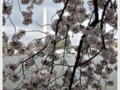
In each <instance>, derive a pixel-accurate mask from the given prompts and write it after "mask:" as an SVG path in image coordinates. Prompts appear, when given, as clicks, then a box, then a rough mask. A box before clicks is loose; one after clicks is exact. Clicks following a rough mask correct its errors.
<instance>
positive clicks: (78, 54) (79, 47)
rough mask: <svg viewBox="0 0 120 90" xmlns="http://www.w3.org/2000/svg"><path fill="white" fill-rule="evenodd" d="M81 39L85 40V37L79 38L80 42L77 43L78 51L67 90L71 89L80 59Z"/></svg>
mask: <svg viewBox="0 0 120 90" xmlns="http://www.w3.org/2000/svg"><path fill="white" fill-rule="evenodd" d="M83 38H85V35H83V36H82V37H81V40H80V42H79V46H78V51H77V58H76V62H75V65H74V68H73V72H72V76H71V79H70V85H69V90H71V89H72V84H73V81H74V76H75V72H76V68H77V66H78V62H79V59H80V52H81V48H82V44H83Z"/></svg>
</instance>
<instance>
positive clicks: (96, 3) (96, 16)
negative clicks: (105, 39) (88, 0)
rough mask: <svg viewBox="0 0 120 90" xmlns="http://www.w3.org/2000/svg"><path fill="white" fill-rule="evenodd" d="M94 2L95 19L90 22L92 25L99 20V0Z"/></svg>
mask: <svg viewBox="0 0 120 90" xmlns="http://www.w3.org/2000/svg"><path fill="white" fill-rule="evenodd" d="M93 4H94V13H95V20H94V21H93V22H92V23H91V24H90V26H95V25H96V24H97V23H98V22H99V14H98V2H97V0H93Z"/></svg>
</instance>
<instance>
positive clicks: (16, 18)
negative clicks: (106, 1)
mask: <svg viewBox="0 0 120 90" xmlns="http://www.w3.org/2000/svg"><path fill="white" fill-rule="evenodd" d="M86 1H87V0H86ZM84 6H85V8H86V9H87V10H88V6H87V3H84ZM44 7H46V9H47V23H48V24H51V17H52V16H53V15H54V14H55V13H56V11H57V10H59V9H62V8H63V4H62V3H61V4H54V3H53V1H52V0H44V2H43V4H42V5H35V7H34V9H33V11H34V12H33V13H34V15H33V16H32V17H33V23H32V24H30V25H23V24H22V21H23V16H22V15H21V13H20V11H19V6H18V2H17V0H14V2H13V8H14V9H13V10H12V15H10V17H11V19H12V21H13V23H14V24H15V25H16V28H17V29H20V28H23V29H26V30H43V28H41V27H39V26H38V25H37V24H36V23H35V22H36V21H37V22H38V23H39V24H40V25H43V8H44ZM21 10H22V11H26V6H25V5H21ZM100 13H102V12H101V11H100ZM100 16H101V15H100ZM87 22H88V21H85V22H84V25H85V26H87ZM107 29H108V30H109V29H111V27H110V26H107ZM47 30H48V32H50V33H53V31H52V30H51V27H50V26H48V27H47ZM3 31H5V32H6V33H7V34H8V35H9V37H10V38H11V35H13V33H14V27H13V26H12V24H11V23H10V21H9V19H7V21H6V24H5V26H4V27H3ZM70 35H72V33H70ZM40 36H42V34H41V33H38V32H34V33H33V32H31V33H27V34H26V36H24V37H23V38H22V39H21V41H24V42H26V43H28V42H30V41H31V40H33V39H35V38H40ZM80 36H81V34H80V33H79V34H77V35H74V37H73V38H71V40H72V45H78V43H79V39H80Z"/></svg>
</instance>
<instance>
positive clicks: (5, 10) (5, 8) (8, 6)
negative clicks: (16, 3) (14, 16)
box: [3, 2, 12, 15]
mask: <svg viewBox="0 0 120 90" xmlns="http://www.w3.org/2000/svg"><path fill="white" fill-rule="evenodd" d="M11 13H12V5H11V4H10V3H5V2H4V4H3V14H7V15H10V14H11Z"/></svg>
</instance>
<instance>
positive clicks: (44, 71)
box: [37, 69, 50, 81]
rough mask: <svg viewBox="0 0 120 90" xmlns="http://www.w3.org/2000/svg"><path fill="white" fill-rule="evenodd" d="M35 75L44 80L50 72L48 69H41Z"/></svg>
mask: <svg viewBox="0 0 120 90" xmlns="http://www.w3.org/2000/svg"><path fill="white" fill-rule="evenodd" d="M37 75H38V77H39V79H41V80H44V81H45V80H47V79H48V78H49V77H50V72H49V71H48V69H42V70H39V71H38V73H37Z"/></svg>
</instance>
